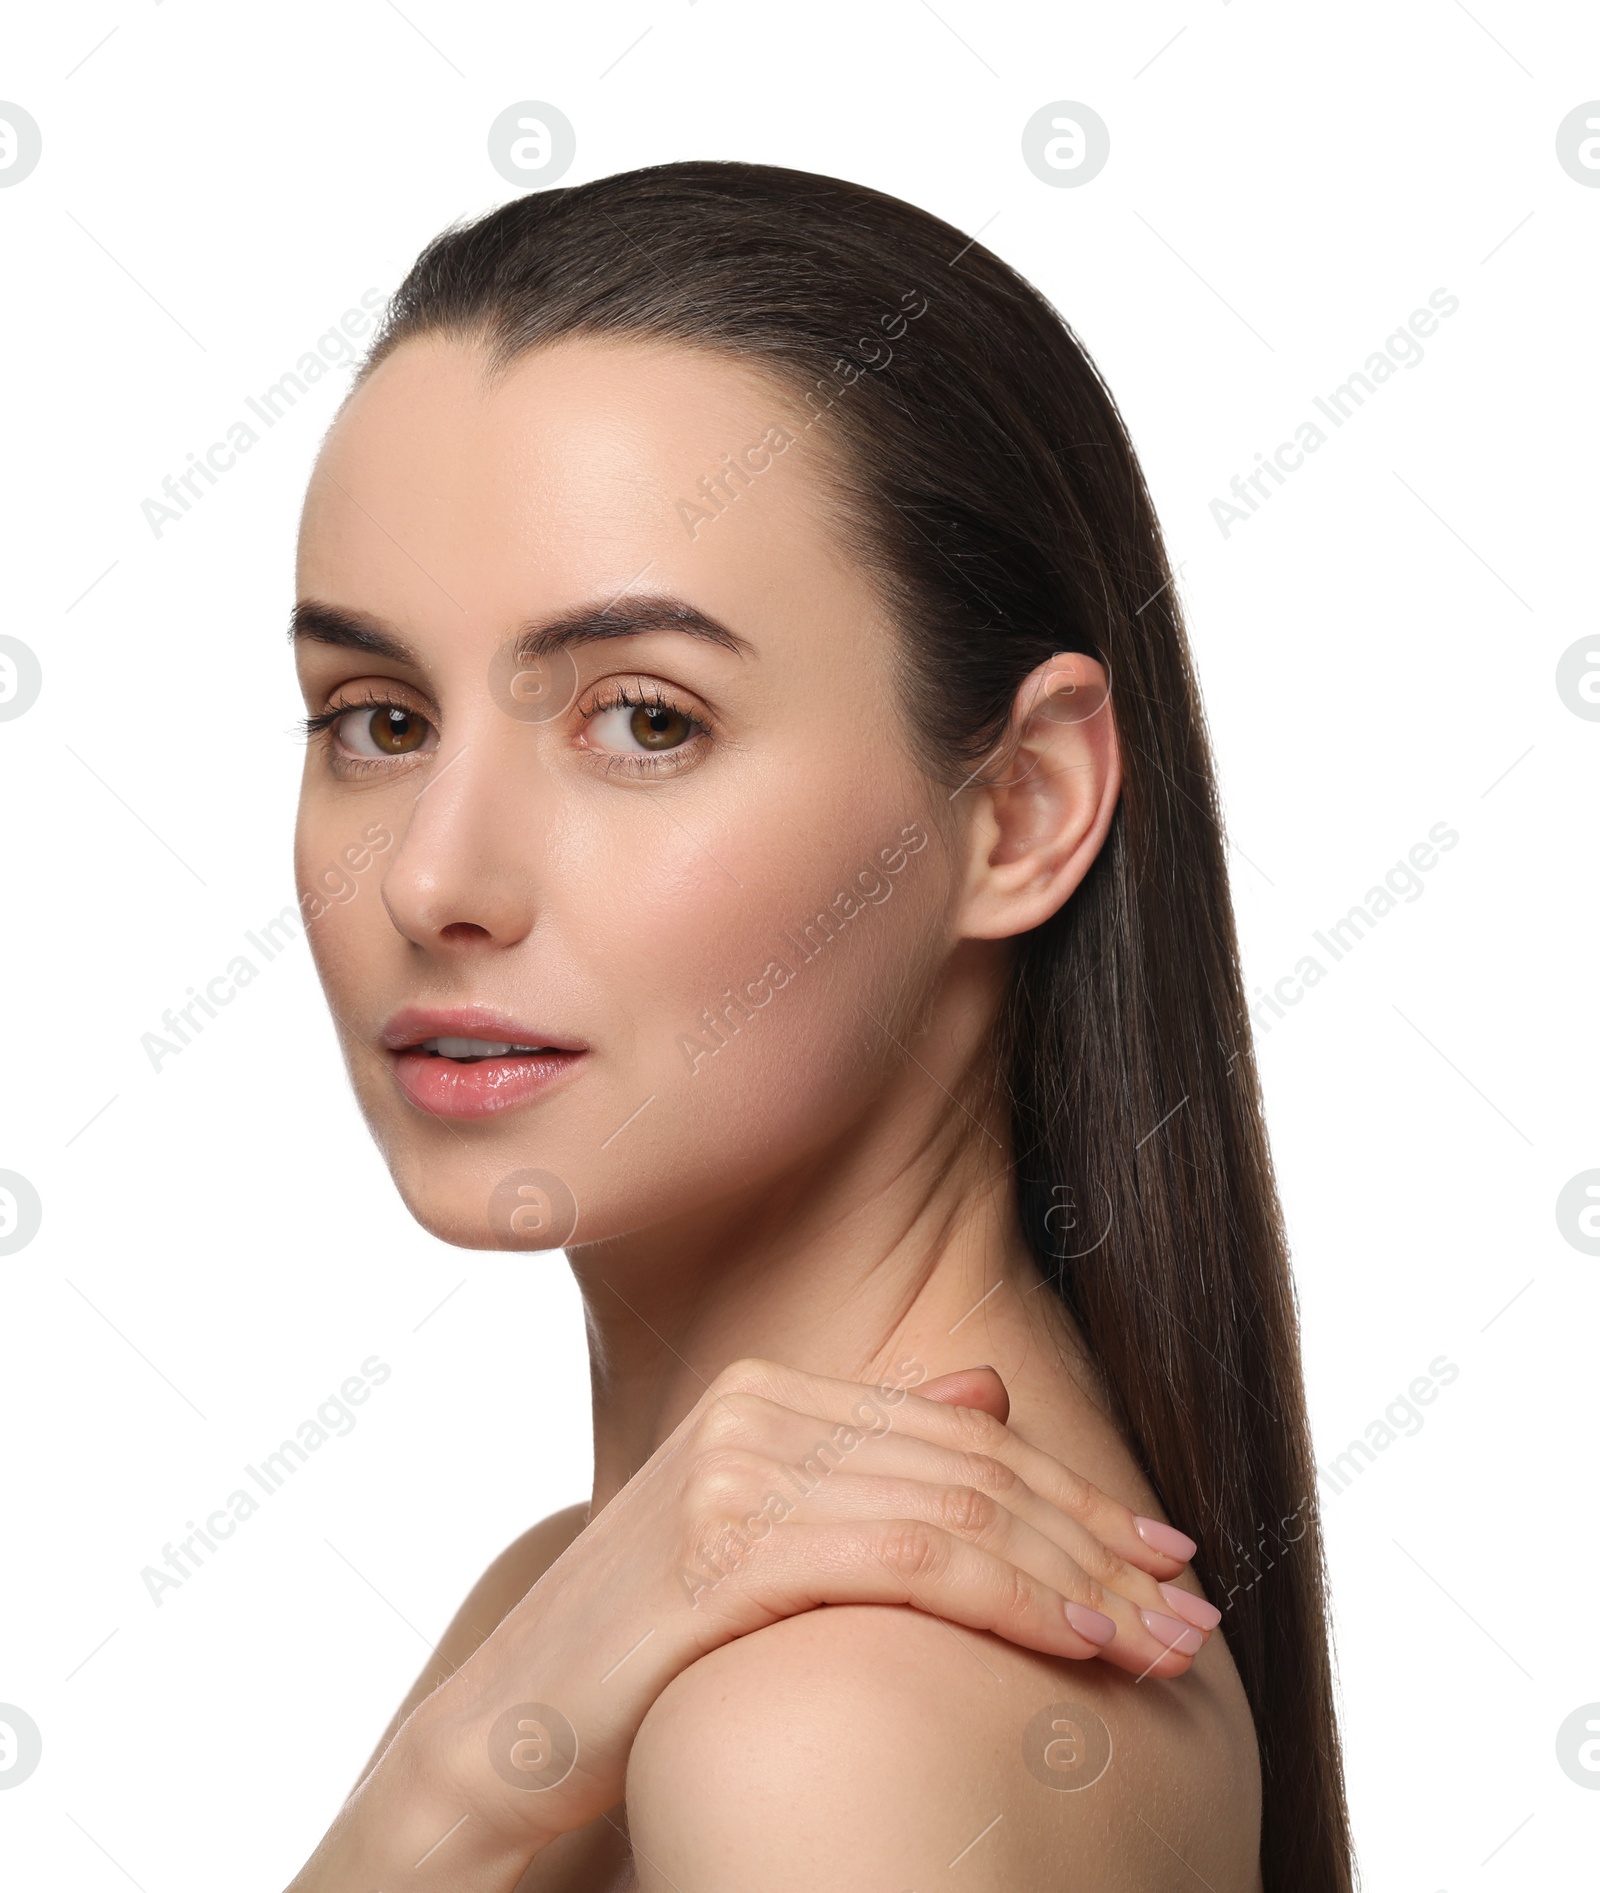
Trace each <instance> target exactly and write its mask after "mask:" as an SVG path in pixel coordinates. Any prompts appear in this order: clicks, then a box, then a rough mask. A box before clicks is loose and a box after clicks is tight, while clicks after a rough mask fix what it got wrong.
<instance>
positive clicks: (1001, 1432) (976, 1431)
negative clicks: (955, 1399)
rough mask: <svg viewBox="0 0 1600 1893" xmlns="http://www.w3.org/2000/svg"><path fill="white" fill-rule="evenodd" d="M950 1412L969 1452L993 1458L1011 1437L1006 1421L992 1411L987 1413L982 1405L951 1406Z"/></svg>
mask: <svg viewBox="0 0 1600 1893" xmlns="http://www.w3.org/2000/svg"><path fill="white" fill-rule="evenodd" d="M950 1412H951V1414H952V1415H953V1416H954V1418H955V1424H956V1431H957V1433H958V1435H959V1437H960V1439H961V1443H962V1445H963V1446H964V1447H965V1448H966V1450H967V1451H968V1452H972V1453H981V1454H984V1455H986V1456H988V1457H991V1458H992V1457H993V1456H994V1455H995V1454H996V1453H998V1452H999V1451H1000V1449H1001V1447H1002V1446H1003V1445H1004V1444H1005V1442H1006V1440H1007V1439H1008V1438H1009V1437H1010V1430H1009V1428H1008V1427H1007V1426H1006V1424H1005V1422H1004V1421H1003V1420H997V1419H996V1418H995V1417H994V1415H993V1414H992V1413H985V1412H984V1410H983V1408H982V1407H951V1409H950Z"/></svg>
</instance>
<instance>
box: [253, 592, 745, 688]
mask: <svg viewBox="0 0 1600 1893" xmlns="http://www.w3.org/2000/svg"><path fill="white" fill-rule="evenodd" d="M650 631H678V632H681V633H682V634H683V635H684V636H685V637H691V638H698V639H700V640H701V641H702V642H703V643H706V644H716V645H720V646H721V647H722V649H723V650H726V651H732V652H733V653H734V655H735V656H737V657H750V656H753V655H754V654H755V647H754V645H752V644H751V643H750V642H749V640H748V639H746V638H742V637H740V636H739V634H738V633H737V632H736V631H730V630H729V629H728V627H727V626H726V625H725V624H722V623H720V622H719V621H718V620H717V619H715V618H713V617H711V616H710V615H709V613H707V612H704V611H701V610H699V609H698V607H696V606H694V605H691V604H688V603H687V602H686V601H685V600H683V599H681V598H674V597H672V596H671V595H670V594H668V593H665V592H649V593H635V592H630V593H628V594H627V595H626V597H618V598H614V599H612V600H611V602H610V603H609V604H606V605H599V606H595V605H580V606H577V607H576V608H574V609H573V610H571V611H567V612H563V613H562V614H561V615H560V616H559V617H556V618H550V619H543V620H540V621H537V622H533V623H529V624H525V625H523V627H522V628H521V630H520V631H519V632H518V633H517V639H516V647H515V648H516V655H517V657H518V659H519V660H522V661H526V660H528V659H530V658H537V657H549V656H550V655H551V653H552V652H554V651H561V650H566V649H569V648H570V647H571V646H572V645H574V644H592V643H598V642H600V641H602V640H604V639H607V638H635V637H642V636H643V635H644V634H645V633H646V632H650ZM289 637H290V639H291V640H292V641H293V642H295V643H299V642H300V641H301V640H302V639H303V640H305V641H307V642H310V643H316V644H333V645H339V646H341V647H342V648H344V649H346V650H351V651H364V652H366V653H367V654H368V655H370V656H372V657H382V658H385V659H387V660H388V661H389V662H390V663H392V664H402V665H407V666H409V667H410V668H411V669H413V670H420V669H422V668H424V666H423V665H422V663H421V661H420V660H419V658H418V657H417V654H416V652H415V651H414V650H413V649H412V648H411V646H410V645H409V644H407V643H406V641H405V640H404V639H403V638H402V637H400V636H399V634H398V633H397V632H396V631H395V630H394V628H393V627H392V626H391V625H388V624H386V623H385V622H384V620H383V619H382V618H379V617H377V616H376V615H375V614H374V613H372V612H370V611H359V610H355V609H353V608H351V607H347V606H343V605H327V604H323V603H322V602H321V601H320V600H318V599H315V598H302V599H300V600H299V601H298V602H297V603H296V604H295V607H294V609H293V611H292V612H291V613H290V615H289Z"/></svg>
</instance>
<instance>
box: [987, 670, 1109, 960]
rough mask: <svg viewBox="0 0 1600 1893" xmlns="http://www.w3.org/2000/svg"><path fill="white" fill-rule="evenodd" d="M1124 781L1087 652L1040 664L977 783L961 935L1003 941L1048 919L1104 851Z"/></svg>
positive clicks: (1101, 678) (1101, 687)
mask: <svg viewBox="0 0 1600 1893" xmlns="http://www.w3.org/2000/svg"><path fill="white" fill-rule="evenodd" d="M1121 780H1122V777H1121V764H1120V756H1119V751H1118V746H1117V735H1116V722H1115V718H1114V716H1113V713H1112V707H1111V685H1110V678H1109V676H1108V674H1107V672H1106V670H1105V669H1104V667H1103V666H1102V665H1101V664H1100V663H1098V662H1097V661H1096V660H1095V659H1094V658H1092V657H1087V656H1084V655H1082V654H1081V653H1070V654H1062V655H1058V656H1056V657H1053V658H1051V659H1050V660H1049V661H1048V662H1047V663H1044V664H1041V665H1039V666H1038V668H1037V669H1036V670H1034V671H1032V672H1030V673H1029V675H1028V676H1027V677H1026V678H1025V679H1024V680H1023V682H1022V684H1021V686H1020V687H1019V689H1018V691H1017V694H1016V698H1015V700H1014V702H1013V706H1012V714H1011V723H1010V726H1009V728H1008V731H1007V735H1006V740H1005V743H1004V745H1003V746H1002V749H1001V751H1000V753H999V755H998V756H997V758H996V760H995V762H994V764H993V766H992V768H991V769H990V770H989V771H987V772H986V773H985V774H984V775H983V776H982V777H980V778H979V780H978V781H977V782H975V783H974V785H973V793H974V795H975V797H976V799H975V801H974V803H973V806H972V816H971V822H970V827H969V833H968V842H969V849H970V852H969V866H968V878H967V892H966V900H965V906H964V913H963V917H962V918H963V925H962V932H963V934H964V935H965V936H966V937H967V938H970V939H991V940H995V939H1006V938H1010V937H1012V936H1014V935H1016V934H1020V933H1027V932H1028V931H1030V930H1031V929H1032V928H1034V927H1037V926H1039V925H1041V924H1042V923H1043V922H1044V921H1046V920H1048V919H1049V918H1050V916H1051V915H1052V914H1053V913H1055V912H1056V911H1057V910H1058V909H1059V908H1060V907H1061V906H1062V904H1063V903H1064V902H1065V901H1066V900H1068V899H1069V898H1070V896H1071V895H1072V893H1073V892H1074V890H1075V889H1076V888H1077V887H1078V885H1079V884H1080V882H1081V881H1082V880H1083V877H1084V875H1085V874H1087V873H1088V871H1089V867H1090V864H1091V863H1092V862H1093V860H1094V858H1095V856H1096V855H1097V854H1098V853H1099V851H1100V849H1101V847H1102V845H1103V844H1104V842H1105V838H1106V834H1107V832H1108V831H1109V829H1110V825H1111V816H1112V813H1113V811H1114V810H1115V807H1116V800H1117V794H1118V791H1119V789H1120V787H1121Z"/></svg>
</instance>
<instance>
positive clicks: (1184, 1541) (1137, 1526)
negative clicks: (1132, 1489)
mask: <svg viewBox="0 0 1600 1893" xmlns="http://www.w3.org/2000/svg"><path fill="white" fill-rule="evenodd" d="M1133 1529H1134V1530H1135V1531H1136V1532H1137V1533H1138V1534H1139V1536H1140V1537H1141V1538H1142V1539H1143V1540H1144V1541H1145V1543H1146V1544H1147V1545H1148V1546H1149V1547H1150V1549H1151V1550H1152V1551H1161V1552H1164V1553H1165V1554H1166V1555H1167V1556H1168V1557H1169V1558H1176V1559H1177V1560H1178V1561H1179V1563H1180V1564H1187V1563H1188V1562H1189V1560H1190V1559H1191V1558H1192V1557H1193V1556H1194V1554H1195V1553H1196V1552H1197V1551H1198V1550H1199V1549H1200V1547H1199V1546H1198V1545H1197V1544H1196V1543H1195V1541H1194V1540H1193V1539H1192V1538H1191V1537H1189V1536H1188V1534H1187V1533H1185V1532H1181V1531H1178V1530H1177V1529H1176V1528H1175V1527H1174V1526H1171V1525H1163V1524H1162V1522H1161V1520H1160V1519H1159V1518H1136V1519H1135V1520H1134V1521H1133Z"/></svg>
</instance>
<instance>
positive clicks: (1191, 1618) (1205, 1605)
mask: <svg viewBox="0 0 1600 1893" xmlns="http://www.w3.org/2000/svg"><path fill="white" fill-rule="evenodd" d="M1157 1588H1158V1589H1159V1590H1160V1592H1161V1595H1162V1596H1163V1597H1164V1598H1165V1599H1166V1600H1167V1602H1168V1603H1169V1604H1170V1605H1171V1606H1172V1608H1173V1610H1174V1611H1175V1612H1176V1613H1177V1615H1178V1616H1180V1617H1181V1618H1182V1619H1183V1620H1184V1622H1185V1623H1191V1624H1193V1625H1194V1627H1195V1629H1196V1630H1215V1629H1216V1627H1217V1625H1218V1624H1219V1623H1221V1622H1222V1612H1221V1611H1220V1610H1218V1609H1217V1607H1216V1605H1215V1604H1212V1603H1209V1602H1207V1600H1206V1599H1205V1598H1203V1597H1196V1596H1195V1594H1194V1592H1193V1591H1186V1590H1184V1589H1183V1587H1182V1586H1181V1585H1179V1584H1162V1585H1159V1586H1158V1587H1157Z"/></svg>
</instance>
